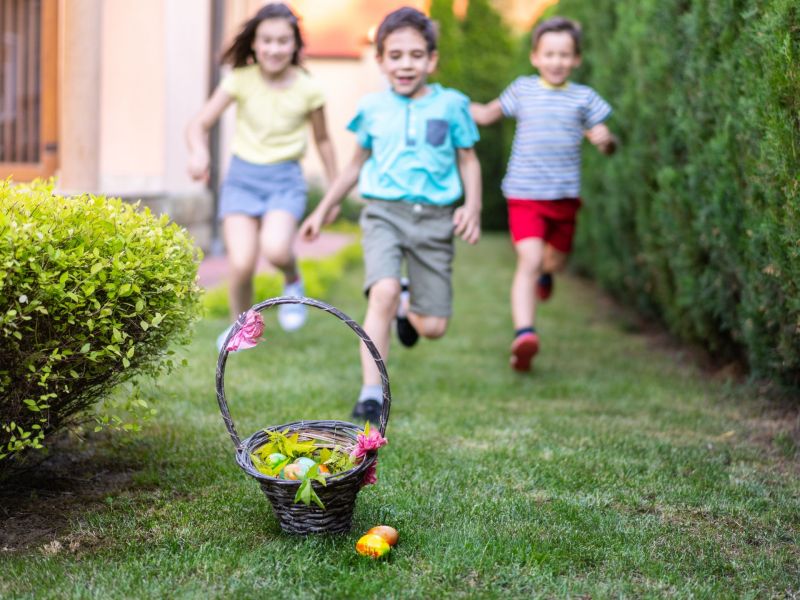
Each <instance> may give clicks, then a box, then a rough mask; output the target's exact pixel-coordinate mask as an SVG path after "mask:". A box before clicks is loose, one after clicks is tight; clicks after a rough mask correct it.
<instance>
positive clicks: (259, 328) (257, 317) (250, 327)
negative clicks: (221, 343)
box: [225, 309, 264, 352]
mask: <svg viewBox="0 0 800 600" xmlns="http://www.w3.org/2000/svg"><path fill="white" fill-rule="evenodd" d="M239 318H240V319H241V318H242V317H241V316H240V317H239ZM262 333H264V318H263V317H262V316H261V313H260V312H258V311H255V310H252V309H251V310H248V311H247V312H246V313H245V314H244V324H243V325H242V327H241V329H239V331H237V332H236V333H234V334H233V337H232V338H231V341H230V342H228V346H227V347H226V348H225V349H226V350H227V351H228V352H236V351H237V350H246V349H247V348H254V347H255V346H256V344H258V342H260V341H261V340H262V339H263V338H262V337H261V334H262Z"/></svg>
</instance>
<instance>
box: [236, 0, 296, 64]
mask: <svg viewBox="0 0 800 600" xmlns="http://www.w3.org/2000/svg"><path fill="white" fill-rule="evenodd" d="M267 19H285V20H286V21H288V22H289V25H291V26H292V30H293V31H294V46H295V48H294V54H292V64H293V65H295V66H297V65H299V64H300V51H301V50H302V49H303V36H302V35H300V24H299V22H298V19H297V15H295V14H294V13H293V12H292V10H291V9H290V8H289V7H288V6H286V5H285V4H283V3H282V2H273V3H271V4H267V5H266V6H263V7H262V8H261V10H259V11H258V12H257V13H256V14H255V15H254V16H253V17H252V18H251V19H250V20H249V21H247V22H246V23H245V24H244V25H243V26H242V30H241V31H240V32H239V34H238V35H237V36H236V38H235V39H234V40H233V42H232V43H231V45H230V46H229V47H228V49H227V50H225V52H224V54H223V55H222V59H221V61H220V62H222V63H223V64H225V63H227V64H229V65H231V66H232V67H234V68H237V67H244V66H247V65H249V64H252V63H253V62H255V60H256V55H255V53H254V52H253V40H254V39H255V37H256V29H258V26H259V25H261V21H266V20H267Z"/></svg>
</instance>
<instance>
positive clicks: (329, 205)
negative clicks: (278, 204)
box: [300, 146, 371, 240]
mask: <svg viewBox="0 0 800 600" xmlns="http://www.w3.org/2000/svg"><path fill="white" fill-rule="evenodd" d="M370 154H371V152H370V150H368V149H367V148H362V147H361V146H358V147H357V148H356V152H355V154H354V155H353V158H352V159H351V160H350V162H349V163H348V164H347V165H346V166H345V168H344V169H342V171H341V172H340V173H339V176H338V177H336V179H335V180H334V181H333V183H332V184H331V187H330V188H328V191H327V192H326V193H325V195H324V196H323V197H322V200H320V203H319V205H318V206H317V208H315V209H314V211H313V212H312V213H311V214H310V215H308V217H307V218H306V220H305V221H303V224H302V225H300V236H301V237H303V238H305V239H307V240H314V239H316V238H317V236H318V235H319V232H320V231H321V230H322V226H323V225H325V224H327V223H330V222H331V221H333V220H334V219H335V218H336V215H337V214H338V212H339V205H340V204H341V203H342V200H344V197H345V196H346V195H347V193H348V192H349V191H350V190H351V189H353V186H354V185H355V184H356V183H357V182H358V175H359V173H361V167H363V166H364V163H365V162H367V159H368V158H369V157H370Z"/></svg>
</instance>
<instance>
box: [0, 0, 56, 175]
mask: <svg viewBox="0 0 800 600" xmlns="http://www.w3.org/2000/svg"><path fill="white" fill-rule="evenodd" d="M56 8H57V0H0V177H3V178H5V177H8V176H11V177H12V178H13V179H15V180H17V181H26V180H30V179H33V178H35V177H44V176H49V175H52V174H53V172H54V171H55V168H56V166H57V148H58V146H57V135H58V131H57V121H56V99H57V96H58V89H57V70H56V69H57V65H56V35H57V27H56Z"/></svg>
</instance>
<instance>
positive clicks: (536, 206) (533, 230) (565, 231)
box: [508, 198, 581, 253]
mask: <svg viewBox="0 0 800 600" xmlns="http://www.w3.org/2000/svg"><path fill="white" fill-rule="evenodd" d="M580 207H581V199H580V198H565V199H563V200H517V199H514V198H509V199H508V225H509V229H510V230H511V239H513V240H514V243H515V244H516V243H517V242H518V241H520V240H524V239H525V238H540V239H543V240H544V241H545V242H547V243H548V244H550V245H551V246H553V248H555V249H556V250H558V251H559V252H564V253H567V252H569V251H570V250H572V237H573V236H574V235H575V218H576V216H577V214H578V209H580Z"/></svg>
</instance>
